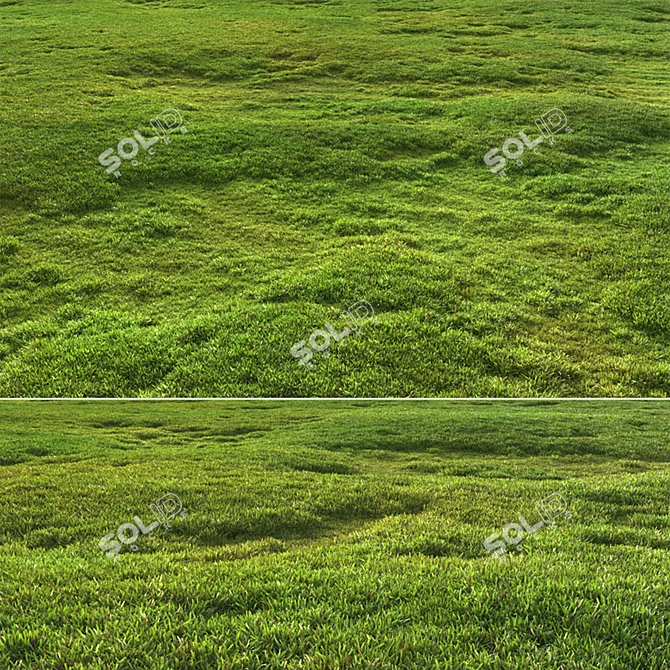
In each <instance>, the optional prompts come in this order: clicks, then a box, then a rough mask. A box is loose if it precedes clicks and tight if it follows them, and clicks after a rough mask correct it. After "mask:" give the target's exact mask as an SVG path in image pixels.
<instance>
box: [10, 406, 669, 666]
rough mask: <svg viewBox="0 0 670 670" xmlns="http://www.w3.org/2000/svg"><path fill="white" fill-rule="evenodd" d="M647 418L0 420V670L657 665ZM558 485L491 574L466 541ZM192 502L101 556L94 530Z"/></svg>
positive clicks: (109, 414)
mask: <svg viewBox="0 0 670 670" xmlns="http://www.w3.org/2000/svg"><path fill="white" fill-rule="evenodd" d="M667 416H668V414H667V406H666V405H664V404H661V403H660V402H658V401H629V402H627V403H620V402H617V401H614V402H601V403H597V404H596V403H594V402H593V401H583V402H579V401H568V402H563V403H558V402H554V401H543V402H536V403H532V402H526V401H518V402H517V401H515V402H508V403H494V402H486V401H466V402H453V401H452V402H448V401H437V402H430V403H429V402H423V401H420V402H415V403H411V402H407V401H404V402H386V403H382V402H362V401H341V402H337V403H336V402H328V401H311V402H310V401H301V402H290V403H289V402H283V403H282V402H278V401H267V400H262V401H257V402H238V403H233V402H230V401H218V402H196V401H194V402H181V403H177V402H163V403H154V402H144V403H130V402H118V401H112V402H95V401H92V402H71V403H62V402H50V403H45V402H39V401H35V402H21V403H19V402H15V403H3V404H2V405H0V464H1V466H2V467H0V667H2V668H3V669H4V668H11V669H16V668H21V669H28V668H29V669H30V670H33V669H34V670H42V669H44V670H46V669H49V670H54V669H65V668H68V669H83V668H87V669H89V668H93V669H99V670H121V669H123V670H142V669H148V668H151V669H154V668H155V669H164V670H168V669H169V670H175V669H177V668H182V669H191V668H222V669H223V668H225V669H238V668H245V669H247V668H248V669H249V670H258V669H260V668H276V669H279V668H282V669H284V668H290V669H298V668H302V669H309V670H316V669H319V670H334V669H335V670H337V669H344V668H347V669H352V670H353V669H359V668H361V669H362V668H374V669H375V670H386V669H391V668H394V669H395V668H408V669H414V668H431V669H435V670H437V669H438V668H439V669H447V668H448V669H453V670H475V669H476V670H490V669H500V670H503V669H504V670H508V669H509V670H527V669H542V670H545V669H552V670H576V669H580V670H581V669H589V670H628V669H635V670H661V669H665V668H667V667H668V658H669V657H668V647H669V645H670V604H669V603H670V557H669V556H670V554H669V552H668V550H669V549H670V515H669V505H670V498H669V496H668V493H669V492H670V422H668V420H667ZM557 491H562V492H563V493H562V495H564V497H565V499H566V500H567V501H568V504H569V508H570V511H571V513H572V518H570V519H566V518H563V519H561V520H558V519H557V520H556V524H555V527H554V528H553V529H552V528H550V527H544V528H541V529H540V530H538V531H537V532H536V533H535V534H533V535H532V536H530V537H526V538H524V540H523V542H522V545H521V546H522V547H523V551H522V552H521V553H517V552H514V551H512V552H509V553H510V555H509V558H508V560H507V561H505V562H501V561H498V560H497V559H496V558H494V557H492V556H490V555H488V554H487V552H486V551H485V549H484V546H483V541H484V540H485V539H487V538H488V537H489V536H490V535H491V534H493V533H501V532H502V530H503V528H504V527H505V525H506V524H508V523H510V522H515V521H516V520H517V519H518V518H519V516H520V515H523V516H524V517H525V518H526V519H527V520H528V522H529V523H531V524H534V523H535V522H536V521H537V519H538V516H537V512H536V511H535V505H536V503H537V502H538V501H540V500H542V499H545V498H546V497H548V496H550V495H551V494H553V493H555V492H557ZM167 493H173V494H176V495H177V496H178V497H179V498H180V499H181V501H182V503H183V505H184V507H185V508H186V510H187V511H188V516H186V517H185V518H182V517H177V518H175V519H174V520H173V521H172V522H171V528H170V529H169V530H162V531H161V532H157V533H155V534H154V538H153V539H149V538H148V537H144V536H141V538H140V539H139V540H138V541H137V545H136V548H137V551H135V552H133V551H130V550H129V548H128V547H127V546H126V547H124V548H123V549H122V551H121V552H120V553H119V554H118V555H117V556H116V558H118V559H119V560H118V561H116V560H114V558H108V557H106V556H105V555H104V553H103V551H102V550H101V549H100V548H99V546H98V543H99V541H100V539H101V538H103V537H104V536H105V535H107V534H109V533H114V532H115V531H116V530H117V529H118V528H119V527H120V526H121V524H124V523H127V522H132V520H133V516H134V515H139V516H140V517H141V521H142V522H143V523H144V524H149V522H150V521H151V519H152V515H151V512H150V511H149V505H150V504H151V502H152V501H154V500H157V499H159V498H161V497H162V496H164V495H166V494H167Z"/></svg>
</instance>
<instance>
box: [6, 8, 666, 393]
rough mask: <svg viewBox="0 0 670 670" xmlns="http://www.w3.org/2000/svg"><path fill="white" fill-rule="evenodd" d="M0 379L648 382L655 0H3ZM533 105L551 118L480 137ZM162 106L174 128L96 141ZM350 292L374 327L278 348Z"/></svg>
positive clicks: (661, 338)
mask: <svg viewBox="0 0 670 670" xmlns="http://www.w3.org/2000/svg"><path fill="white" fill-rule="evenodd" d="M0 21H1V22H2V26H1V27H2V30H3V35H4V39H3V42H4V44H3V46H4V49H3V51H4V57H5V62H4V64H3V65H2V67H1V69H0V78H1V82H2V86H3V101H4V104H3V112H2V116H3V118H2V126H3V128H4V132H3V133H1V134H0V142H1V146H2V152H3V156H4V157H5V158H6V160H5V161H3V164H2V166H0V188H1V193H2V200H1V204H0V215H1V217H2V223H1V224H0V226H1V227H0V396H11V397H15V396H41V397H46V396H58V397H72V396H74V397H80V396H97V397H100V396H114V397H118V396H133V397H141V396H145V397H146V396H162V397H166V396H204V397H211V396H224V397H241V396H244V397H249V396H254V397H256V396H264V397H295V396H324V397H330V396H338V397H342V396H370V397H379V396H431V397H434V396H667V395H668V392H669V391H670V363H669V361H668V351H669V345H670V302H669V300H668V295H669V291H668V289H669V287H670V284H669V282H670V266H669V261H668V254H667V249H668V243H669V235H670V214H669V213H670V198H669V196H668V190H669V186H670V172H669V167H670V165H669V163H668V149H669V148H670V94H669V90H670V89H669V88H668V84H669V83H670V75H669V74H668V73H669V72H670V68H669V67H668V66H669V62H668V61H669V58H668V55H669V54H670V37H669V31H668V28H669V27H670V8H669V6H668V4H667V2H665V1H661V0H591V1H589V2H582V3H576V2H567V1H561V0H559V1H558V2H557V1H556V0H515V1H513V2H512V1H511V0H502V1H501V0H323V1H320V0H226V1H224V0H162V1H161V0H157V1H146V2H143V1H141V0H96V1H95V2H90V1H85V0H67V1H65V0H48V1H47V0H3V1H2V2H0ZM554 107H557V108H560V109H561V110H563V111H564V113H565V115H566V116H567V118H568V120H569V123H570V127H571V128H572V130H573V132H572V133H570V134H566V133H559V134H558V135H557V136H556V142H555V144H554V145H550V144H549V143H548V142H545V143H544V144H542V145H541V146H540V147H539V149H538V151H539V154H538V155H535V154H533V153H532V152H530V151H528V152H527V153H525V154H524V156H523V162H524V165H523V166H522V167H517V166H515V165H511V166H509V169H508V170H507V172H508V177H507V178H504V179H503V178H500V177H499V176H497V175H494V174H492V173H491V171H490V169H489V168H488V167H487V166H486V165H485V164H484V161H483V156H484V154H486V153H487V152H488V151H489V150H491V149H493V148H494V147H501V146H502V144H503V142H505V140H507V139H508V138H512V137H516V136H518V133H519V132H520V131H521V130H523V131H524V132H526V133H527V134H528V136H529V137H530V138H531V139H533V138H535V136H536V135H537V134H538V130H537V129H536V127H535V123H534V121H535V119H537V118H538V117H540V116H541V115H542V114H543V113H545V112H547V111H548V110H550V109H552V108H554ZM168 108H174V109H177V110H179V111H180V113H181V115H182V117H183V127H184V128H185V129H186V130H187V131H188V132H186V133H183V134H182V133H174V134H173V135H172V136H171V140H172V141H171V142H170V143H169V144H165V143H163V142H160V143H159V144H157V145H155V147H154V154H153V155H150V154H149V153H148V152H146V151H144V150H141V151H140V154H138V156H137V161H138V164H137V165H135V166H133V165H131V162H130V161H124V162H123V165H122V167H121V169H120V172H121V176H120V178H118V179H117V178H115V177H114V176H113V175H110V174H107V173H106V172H105V169H104V168H103V167H102V166H101V165H100V164H99V163H98V156H99V155H100V154H101V153H102V152H103V151H105V150H106V149H108V148H115V147H116V146H117V143H118V142H119V141H120V140H122V139H123V138H126V137H132V136H133V132H134V131H135V130H138V131H139V132H140V133H141V134H142V136H143V137H144V138H149V137H151V136H152V128H151V126H150V120H151V119H153V118H155V117H156V115H157V114H158V113H159V112H161V111H162V110H165V109H168ZM358 300H366V301H368V302H369V303H370V304H371V305H373V306H374V309H375V313H376V315H377V318H378V323H377V324H376V325H374V326H370V328H367V329H365V332H364V333H363V334H362V335H361V336H360V337H348V338H347V339H345V340H343V341H342V342H340V343H338V344H337V346H333V347H331V350H330V351H331V353H332V355H331V356H330V357H328V358H327V359H326V358H322V357H317V358H318V359H319V360H318V364H317V365H315V366H314V369H313V370H311V371H307V370H305V369H302V368H301V367H300V366H299V365H297V361H296V359H295V358H293V356H292V355H291V353H290V349H291V347H292V346H293V345H294V344H295V343H296V342H299V341H300V340H303V339H308V338H309V336H310V333H312V332H313V331H314V330H315V329H318V328H323V327H324V324H325V323H327V322H328V323H332V324H333V325H334V327H335V328H337V329H339V328H341V327H342V321H341V320H340V321H338V319H340V316H339V315H340V313H341V312H342V310H343V309H345V308H347V307H348V306H349V305H351V304H352V303H354V302H356V301H358Z"/></svg>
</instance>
